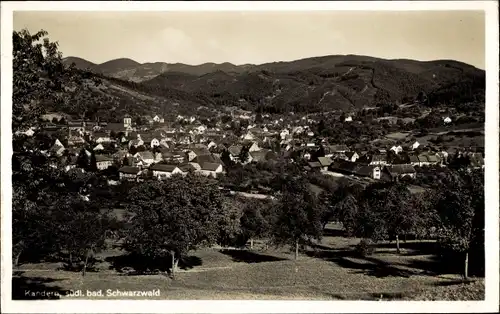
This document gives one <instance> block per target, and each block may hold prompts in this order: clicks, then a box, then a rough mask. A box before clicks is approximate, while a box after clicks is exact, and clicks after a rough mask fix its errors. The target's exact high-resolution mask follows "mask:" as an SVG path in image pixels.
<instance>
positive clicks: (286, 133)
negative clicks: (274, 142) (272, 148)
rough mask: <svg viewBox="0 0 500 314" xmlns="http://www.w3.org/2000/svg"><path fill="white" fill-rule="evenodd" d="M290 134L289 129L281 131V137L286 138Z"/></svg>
mask: <svg viewBox="0 0 500 314" xmlns="http://www.w3.org/2000/svg"><path fill="white" fill-rule="evenodd" d="M288 135H290V131H288V130H287V129H283V130H282V131H281V132H280V137H281V139H282V140H284V139H285V138H286V137H287V136H288Z"/></svg>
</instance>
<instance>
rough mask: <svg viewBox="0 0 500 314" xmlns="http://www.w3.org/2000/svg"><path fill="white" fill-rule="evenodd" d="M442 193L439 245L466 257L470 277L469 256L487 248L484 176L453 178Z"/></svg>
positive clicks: (473, 174)
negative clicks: (473, 250)
mask: <svg viewBox="0 0 500 314" xmlns="http://www.w3.org/2000/svg"><path fill="white" fill-rule="evenodd" d="M443 183H444V184H443V186H442V187H441V189H440V191H439V192H440V193H439V200H438V202H437V209H438V213H439V216H440V218H441V228H440V231H441V232H440V242H441V244H442V245H443V247H444V248H448V249H451V250H452V251H454V252H457V253H460V254H463V258H464V272H463V275H464V277H465V278H467V277H468V263H469V252H470V251H471V249H472V248H473V246H478V247H482V248H484V217H485V216H484V205H485V203H484V202H485V199H484V173H483V172H482V171H480V170H479V171H472V172H467V171H463V172H457V173H453V174H450V175H449V176H448V177H447V178H446V180H444V182H443Z"/></svg>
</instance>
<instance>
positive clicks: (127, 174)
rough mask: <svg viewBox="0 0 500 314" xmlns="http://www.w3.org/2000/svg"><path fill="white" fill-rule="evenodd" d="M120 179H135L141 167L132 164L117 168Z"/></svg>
mask: <svg viewBox="0 0 500 314" xmlns="http://www.w3.org/2000/svg"><path fill="white" fill-rule="evenodd" d="M118 173H119V175H120V180H130V181H136V180H137V179H138V177H139V175H140V174H141V169H140V168H138V167H132V166H123V167H121V168H120V169H118Z"/></svg>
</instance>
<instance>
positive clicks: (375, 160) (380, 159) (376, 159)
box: [369, 154, 388, 166]
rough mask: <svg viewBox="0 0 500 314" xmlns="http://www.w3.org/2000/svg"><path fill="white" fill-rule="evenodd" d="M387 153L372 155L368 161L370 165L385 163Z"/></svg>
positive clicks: (382, 164) (383, 164)
mask: <svg viewBox="0 0 500 314" xmlns="http://www.w3.org/2000/svg"><path fill="white" fill-rule="evenodd" d="M387 164H388V162H387V155H383V154H375V155H373V156H372V158H371V161H370V163H369V165H370V166H385V165H387Z"/></svg>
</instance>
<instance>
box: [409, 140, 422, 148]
mask: <svg viewBox="0 0 500 314" xmlns="http://www.w3.org/2000/svg"><path fill="white" fill-rule="evenodd" d="M419 146H420V143H419V142H417V141H415V143H413V144H412V145H411V149H413V150H415V149H417V148H418V147H419Z"/></svg>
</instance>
